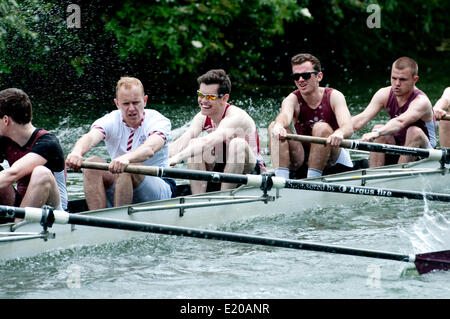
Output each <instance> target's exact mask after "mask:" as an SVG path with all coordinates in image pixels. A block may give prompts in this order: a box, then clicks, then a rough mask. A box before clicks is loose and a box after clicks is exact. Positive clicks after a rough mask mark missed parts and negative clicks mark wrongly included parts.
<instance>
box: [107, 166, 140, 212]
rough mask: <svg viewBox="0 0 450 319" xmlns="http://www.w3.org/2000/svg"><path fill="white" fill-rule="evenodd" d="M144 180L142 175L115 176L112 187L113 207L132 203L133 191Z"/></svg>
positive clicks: (125, 174) (124, 174)
mask: <svg viewBox="0 0 450 319" xmlns="http://www.w3.org/2000/svg"><path fill="white" fill-rule="evenodd" d="M144 178H145V176H144V175H135V174H129V173H121V174H117V175H116V179H115V185H114V206H115V207H117V206H124V205H129V204H131V203H133V190H134V189H135V188H136V187H138V186H139V185H140V184H141V183H142V181H143V180H144Z"/></svg>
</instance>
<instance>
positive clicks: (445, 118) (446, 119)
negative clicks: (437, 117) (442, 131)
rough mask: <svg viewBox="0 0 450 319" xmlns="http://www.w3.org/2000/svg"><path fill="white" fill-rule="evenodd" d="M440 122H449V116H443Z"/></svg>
mask: <svg viewBox="0 0 450 319" xmlns="http://www.w3.org/2000/svg"><path fill="white" fill-rule="evenodd" d="M441 120H445V121H450V114H446V115H444V116H443V117H442V118H441Z"/></svg>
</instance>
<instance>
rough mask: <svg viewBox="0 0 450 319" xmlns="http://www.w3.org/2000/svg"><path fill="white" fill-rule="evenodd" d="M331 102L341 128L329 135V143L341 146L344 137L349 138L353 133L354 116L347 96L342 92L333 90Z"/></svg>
mask: <svg viewBox="0 0 450 319" xmlns="http://www.w3.org/2000/svg"><path fill="white" fill-rule="evenodd" d="M330 104H331V107H332V108H333V110H334V114H335V115H336V120H337V123H338V124H339V128H338V129H337V130H335V131H334V132H333V134H331V135H330V136H329V137H328V139H327V143H329V144H331V145H332V146H339V144H340V143H341V142H342V139H344V138H349V137H351V136H352V135H353V125H352V117H351V115H350V111H349V110H348V107H347V102H346V101H345V97H344V95H343V94H342V93H341V92H339V91H337V90H333V92H332V93H331V96H330Z"/></svg>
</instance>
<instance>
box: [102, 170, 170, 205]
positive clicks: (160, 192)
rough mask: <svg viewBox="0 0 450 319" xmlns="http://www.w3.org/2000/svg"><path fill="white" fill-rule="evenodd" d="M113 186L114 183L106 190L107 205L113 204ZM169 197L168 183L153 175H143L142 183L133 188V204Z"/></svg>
mask: <svg viewBox="0 0 450 319" xmlns="http://www.w3.org/2000/svg"><path fill="white" fill-rule="evenodd" d="M114 187H115V184H113V185H112V186H111V187H110V188H108V189H107V190H106V199H107V201H108V207H113V206H114ZM171 197H172V188H171V186H170V185H169V183H168V182H166V181H165V180H164V179H162V178H159V177H155V176H145V178H144V180H143V181H142V183H141V184H139V186H138V187H136V188H135V189H134V190H133V204H137V203H143V202H150V201H154V200H159V199H168V198H171Z"/></svg>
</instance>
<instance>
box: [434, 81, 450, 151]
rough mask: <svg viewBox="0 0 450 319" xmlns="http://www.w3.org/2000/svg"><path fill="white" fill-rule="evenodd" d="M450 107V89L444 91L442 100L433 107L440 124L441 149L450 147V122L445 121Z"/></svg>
mask: <svg viewBox="0 0 450 319" xmlns="http://www.w3.org/2000/svg"><path fill="white" fill-rule="evenodd" d="M449 107H450V87H448V88H446V89H445V90H444V93H442V96H441V98H440V99H439V100H438V101H437V102H436V104H435V105H434V107H433V111H434V115H435V116H436V120H437V121H440V122H439V144H440V145H441V147H450V121H448V120H447V121H445V120H444V119H443V118H444V116H448V114H447V111H448V109H449Z"/></svg>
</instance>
